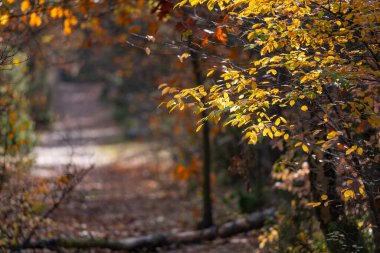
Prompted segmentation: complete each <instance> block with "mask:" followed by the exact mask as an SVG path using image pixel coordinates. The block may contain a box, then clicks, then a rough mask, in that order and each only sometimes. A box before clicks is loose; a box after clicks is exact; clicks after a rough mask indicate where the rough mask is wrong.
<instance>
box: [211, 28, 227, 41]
mask: <svg viewBox="0 0 380 253" xmlns="http://www.w3.org/2000/svg"><path fill="white" fill-rule="evenodd" d="M214 37H215V38H216V39H217V40H218V41H220V42H222V43H224V44H226V43H227V34H225V33H224V32H223V29H222V28H221V27H218V28H216V32H215V33H214Z"/></svg>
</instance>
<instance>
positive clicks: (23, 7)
mask: <svg viewBox="0 0 380 253" xmlns="http://www.w3.org/2000/svg"><path fill="white" fill-rule="evenodd" d="M20 8H21V10H22V11H23V12H25V11H27V10H29V9H30V2H29V0H24V1H22V2H21V6H20Z"/></svg>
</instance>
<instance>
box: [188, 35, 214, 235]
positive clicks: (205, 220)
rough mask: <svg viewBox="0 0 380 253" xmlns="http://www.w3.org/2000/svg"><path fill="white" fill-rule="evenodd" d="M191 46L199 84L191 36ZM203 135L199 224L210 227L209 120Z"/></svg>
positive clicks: (211, 223)
mask: <svg viewBox="0 0 380 253" xmlns="http://www.w3.org/2000/svg"><path fill="white" fill-rule="evenodd" d="M189 47H190V55H191V63H192V65H193V73H194V77H195V81H196V83H197V85H201V84H202V83H203V79H204V78H203V74H202V69H201V66H200V62H199V55H198V51H197V49H196V48H194V46H193V44H192V38H191V36H190V37H189ZM201 115H202V118H205V117H206V116H207V113H206V111H203V112H202V114H201ZM202 137H203V185H202V190H203V192H202V196H203V214H202V221H201V222H200V224H199V227H200V228H208V227H211V226H212V225H213V217H212V200H211V182H210V173H211V148H210V126H209V122H208V121H205V122H204V124H203V129H202Z"/></svg>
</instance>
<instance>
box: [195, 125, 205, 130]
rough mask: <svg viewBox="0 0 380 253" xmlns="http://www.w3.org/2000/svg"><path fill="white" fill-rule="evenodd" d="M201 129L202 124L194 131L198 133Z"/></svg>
mask: <svg viewBox="0 0 380 253" xmlns="http://www.w3.org/2000/svg"><path fill="white" fill-rule="evenodd" d="M202 127H203V124H201V125H199V126H198V127H197V129H196V130H195V131H196V132H199V130H201V128H202Z"/></svg>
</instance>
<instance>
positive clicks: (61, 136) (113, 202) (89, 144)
mask: <svg viewBox="0 0 380 253" xmlns="http://www.w3.org/2000/svg"><path fill="white" fill-rule="evenodd" d="M100 93H101V85H96V84H91V85H86V84H67V83H66V84H65V83H61V84H59V85H56V87H54V89H53V112H54V114H55V115H56V120H55V123H54V124H53V127H52V129H50V130H48V131H45V132H43V133H41V134H40V137H39V140H40V141H39V146H38V147H37V148H36V150H35V155H36V165H35V168H34V169H33V171H32V174H33V175H34V176H39V177H51V176H54V175H56V174H58V173H60V172H62V171H64V170H65V168H67V166H68V165H70V166H71V167H75V168H78V169H83V168H88V167H90V166H92V165H94V168H93V169H92V170H91V171H90V172H89V174H88V175H87V176H86V177H85V178H84V180H83V181H82V182H81V183H80V184H79V185H78V186H77V187H76V189H75V190H74V192H73V193H72V195H71V196H70V198H69V199H68V200H67V201H66V202H65V203H64V204H63V205H61V206H60V207H59V209H57V210H56V211H55V212H54V213H53V215H52V217H51V218H52V220H53V221H54V224H56V225H55V231H53V232H52V233H53V234H56V235H59V236H61V237H80V238H82V237H83V238H89V237H93V238H109V239H110V240H112V239H121V238H127V237H133V236H140V235H147V234H155V233H160V232H169V231H172V232H174V231H184V230H189V229H194V228H195V227H196V221H197V220H199V219H200V204H201V198H200V194H197V193H196V192H189V191H188V187H187V185H186V183H181V182H177V181H176V180H174V179H173V178H172V176H171V170H172V167H173V163H172V162H171V159H170V154H169V153H168V151H167V150H165V149H164V148H162V147H160V145H159V144H158V143H150V142H149V141H146V140H145V141H129V140H126V139H125V138H124V137H123V130H122V128H121V127H119V126H118V124H117V123H115V121H114V120H113V110H112V106H110V105H106V104H104V103H103V102H101V101H100V100H99V96H100ZM227 191H228V189H224V188H223V187H221V188H220V187H219V188H218V190H217V191H216V192H217V193H216V194H215V196H214V205H215V220H216V223H218V224H220V223H222V222H225V221H227V220H228V219H234V218H236V217H237V216H238V214H237V212H236V209H235V208H234V207H231V206H230V205H229V206H228V205H226V204H225V203H223V201H222V197H223V194H225V193H226V192H227ZM255 237H256V236H255V232H254V231H252V232H250V233H246V234H240V235H237V236H234V237H231V238H227V239H217V240H214V241H212V242H201V243H199V244H192V245H185V246H176V247H174V246H173V247H168V248H165V249H161V250H159V251H160V252H197V253H203V252H204V253H206V252H210V253H217V252H218V253H219V252H220V253H223V252H254V248H255V246H257V241H256V239H255ZM82 252H83V251H82ZM89 252H100V251H98V250H95V251H94V250H92V251H89Z"/></svg>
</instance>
